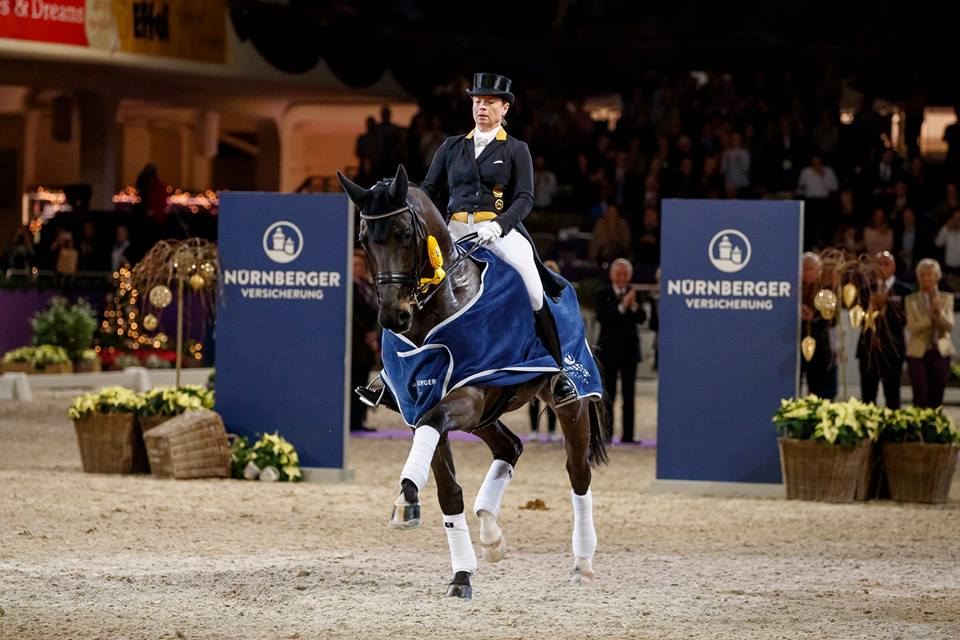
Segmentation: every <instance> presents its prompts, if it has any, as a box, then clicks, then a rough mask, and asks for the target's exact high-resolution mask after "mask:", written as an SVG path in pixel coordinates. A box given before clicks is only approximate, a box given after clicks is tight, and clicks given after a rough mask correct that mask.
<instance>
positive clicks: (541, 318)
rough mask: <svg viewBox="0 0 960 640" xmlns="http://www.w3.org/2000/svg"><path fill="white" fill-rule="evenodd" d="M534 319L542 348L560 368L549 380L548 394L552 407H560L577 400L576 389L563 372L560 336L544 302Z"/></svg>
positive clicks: (535, 312) (534, 314) (535, 313)
mask: <svg viewBox="0 0 960 640" xmlns="http://www.w3.org/2000/svg"><path fill="white" fill-rule="evenodd" d="M533 316H534V318H536V325H537V335H538V336H540V340H542V341H543V346H545V347H546V348H547V351H548V352H549V353H550V355H551V356H552V357H553V359H554V360H555V361H556V363H557V366H558V367H560V372H559V373H557V374H556V375H555V376H553V377H552V378H551V379H550V393H551V394H553V404H554V407H562V406H565V405H568V404H571V403H573V402H576V401H577V400H578V396H577V388H576V387H575V386H573V382H571V380H570V378H568V377H567V374H566V373H564V371H563V350H562V349H561V348H560V336H559V334H558V332H557V323H556V321H555V320H554V319H553V313H552V312H551V311H550V307H549V306H548V305H547V303H546V302H544V303H543V306H542V307H540V310H539V311H534V312H533Z"/></svg>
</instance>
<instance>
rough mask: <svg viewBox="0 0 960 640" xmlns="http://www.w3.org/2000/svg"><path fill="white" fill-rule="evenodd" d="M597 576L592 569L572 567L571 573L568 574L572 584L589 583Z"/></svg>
mask: <svg viewBox="0 0 960 640" xmlns="http://www.w3.org/2000/svg"><path fill="white" fill-rule="evenodd" d="M596 578H597V574H595V573H594V572H593V569H587V568H581V567H574V568H573V573H572V574H571V575H570V582H572V583H573V584H590V583H591V582H593V581H594V580H595V579H596Z"/></svg>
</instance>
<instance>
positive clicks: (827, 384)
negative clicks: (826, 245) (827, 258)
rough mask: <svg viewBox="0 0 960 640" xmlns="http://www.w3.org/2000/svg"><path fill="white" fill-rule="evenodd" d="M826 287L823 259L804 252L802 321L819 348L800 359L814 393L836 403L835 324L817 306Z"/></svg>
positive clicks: (803, 373)
mask: <svg viewBox="0 0 960 640" xmlns="http://www.w3.org/2000/svg"><path fill="white" fill-rule="evenodd" d="M825 284H829V283H827V282H825V278H824V274H823V273H822V269H821V263H820V256H818V255H817V254H816V253H812V252H807V253H804V254H803V272H802V279H801V285H802V304H801V306H800V319H801V320H802V321H803V335H804V337H806V336H810V337H812V338H813V339H814V340H815V342H816V347H815V349H814V351H813V357H812V358H811V359H810V360H809V361H808V360H807V359H806V358H805V357H804V358H801V359H800V375H801V376H805V377H806V379H807V389H808V390H809V391H810V393H812V394H814V395H817V396H819V397H821V398H825V399H827V400H833V398H834V397H835V396H836V395H837V364H836V360H835V358H834V349H833V345H832V341H831V337H830V329H831V327H832V325H833V321H831V320H827V319H826V318H824V317H823V316H821V315H820V312H819V311H817V309H816V307H814V305H813V298H814V296H816V294H817V292H818V291H820V289H822V288H823V287H824V285H825Z"/></svg>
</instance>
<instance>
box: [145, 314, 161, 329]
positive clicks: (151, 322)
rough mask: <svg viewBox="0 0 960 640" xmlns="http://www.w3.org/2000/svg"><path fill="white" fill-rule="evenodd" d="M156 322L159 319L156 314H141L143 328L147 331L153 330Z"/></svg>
mask: <svg viewBox="0 0 960 640" xmlns="http://www.w3.org/2000/svg"><path fill="white" fill-rule="evenodd" d="M158 323H159V321H158V320H157V316H155V315H153V314H152V313H148V314H147V315H145V316H143V328H144V329H146V330H147V331H153V330H154V329H156V328H157V324H158Z"/></svg>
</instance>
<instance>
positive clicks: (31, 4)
mask: <svg viewBox="0 0 960 640" xmlns="http://www.w3.org/2000/svg"><path fill="white" fill-rule="evenodd" d="M86 5H87V2H86V0H0V38H16V39H18V40H36V41H38V42H52V43H56V44H76V45H80V46H84V47H85V46H87V33H86V28H85V21H86V12H87V10H86Z"/></svg>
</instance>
